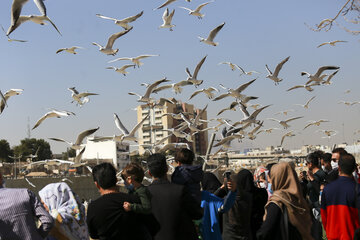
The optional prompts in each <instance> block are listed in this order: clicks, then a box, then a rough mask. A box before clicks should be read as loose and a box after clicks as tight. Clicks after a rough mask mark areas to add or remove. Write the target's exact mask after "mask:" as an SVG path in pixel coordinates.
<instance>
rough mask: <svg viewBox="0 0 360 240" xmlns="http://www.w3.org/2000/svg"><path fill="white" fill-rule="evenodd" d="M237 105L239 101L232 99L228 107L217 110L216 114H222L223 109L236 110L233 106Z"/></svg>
mask: <svg viewBox="0 0 360 240" xmlns="http://www.w3.org/2000/svg"><path fill="white" fill-rule="evenodd" d="M237 105H239V102H238V101H234V102H232V103H231V104H230V106H229V107H227V108H223V109H221V110H220V111H219V112H218V114H216V115H217V116H219V115H220V114H222V113H223V112H225V111H227V110H233V111H236V109H235V107H236V106H237Z"/></svg>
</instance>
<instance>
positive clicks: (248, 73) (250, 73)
mask: <svg viewBox="0 0 360 240" xmlns="http://www.w3.org/2000/svg"><path fill="white" fill-rule="evenodd" d="M236 66H237V67H238V68H239V70H240V71H241V72H242V73H241V74H240V76H241V75H243V74H245V75H248V76H251V75H252V74H253V73H257V74H260V73H259V72H257V71H249V72H245V70H244V69H243V68H242V67H240V66H238V65H236Z"/></svg>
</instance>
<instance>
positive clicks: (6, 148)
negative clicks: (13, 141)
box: [0, 139, 13, 162]
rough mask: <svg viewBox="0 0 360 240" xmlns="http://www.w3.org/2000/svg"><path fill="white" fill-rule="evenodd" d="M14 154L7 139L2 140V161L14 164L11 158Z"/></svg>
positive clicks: (0, 149) (0, 145) (0, 148)
mask: <svg viewBox="0 0 360 240" xmlns="http://www.w3.org/2000/svg"><path fill="white" fill-rule="evenodd" d="M12 154H13V152H12V150H11V148H10V144H9V142H8V141H6V140H5V139H1V140H0V161H3V162H12V161H13V160H12V159H11V158H9V156H11V155H12Z"/></svg>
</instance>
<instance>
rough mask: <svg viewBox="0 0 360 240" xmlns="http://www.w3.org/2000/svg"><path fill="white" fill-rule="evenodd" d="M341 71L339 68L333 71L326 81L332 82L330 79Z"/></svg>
mask: <svg viewBox="0 0 360 240" xmlns="http://www.w3.org/2000/svg"><path fill="white" fill-rule="evenodd" d="M338 72H339V70H337V71H335V72H333V73H332V74H330V76H328V78H327V79H326V82H330V80H331V79H332V78H333V77H334V76H335V75H336V74H337V73H338Z"/></svg>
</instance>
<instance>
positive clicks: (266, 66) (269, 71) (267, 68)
mask: <svg viewBox="0 0 360 240" xmlns="http://www.w3.org/2000/svg"><path fill="white" fill-rule="evenodd" d="M265 68H266V70H267V71H268V73H269V75H272V72H271V70H270V69H269V66H268V65H267V64H265Z"/></svg>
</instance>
